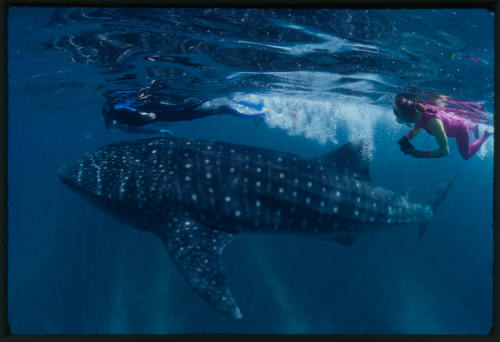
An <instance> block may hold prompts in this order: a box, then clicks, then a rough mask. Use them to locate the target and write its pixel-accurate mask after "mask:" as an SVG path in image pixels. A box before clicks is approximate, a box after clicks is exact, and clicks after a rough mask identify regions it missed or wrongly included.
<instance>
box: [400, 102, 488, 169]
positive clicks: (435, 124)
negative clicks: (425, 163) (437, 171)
mask: <svg viewBox="0 0 500 342" xmlns="http://www.w3.org/2000/svg"><path fill="white" fill-rule="evenodd" d="M445 99H447V98H446V97H444V96H441V97H440V96H437V97H435V98H434V100H433V101H432V102H429V101H425V102H424V101H420V100H419V99H418V98H416V97H415V96H414V95H411V94H397V95H395V96H394V98H393V109H394V114H395V115H396V120H397V121H398V122H399V123H413V124H414V125H413V128H412V129H411V130H410V131H409V132H408V133H407V134H406V135H405V136H404V137H403V138H402V139H401V140H400V141H399V142H398V143H399V144H400V146H401V151H403V153H405V154H410V155H411V156H413V157H415V158H440V157H445V156H447V155H448V154H449V146H448V138H455V139H456V141H457V145H458V150H459V151H460V154H461V155H462V157H463V158H464V159H466V160H467V159H469V158H470V157H472V156H473V155H474V154H475V153H476V152H477V151H478V150H479V148H480V147H481V145H482V144H483V143H484V142H485V141H486V139H488V137H489V136H490V135H491V133H489V132H485V133H484V135H483V136H481V137H479V138H478V135H479V128H478V126H477V125H475V124H472V123H470V122H468V121H467V120H465V119H464V118H462V117H460V116H457V115H450V113H451V110H450V111H447V108H446V107H444V106H443V103H442V101H443V100H445ZM422 128H423V129H424V130H426V131H427V132H428V133H429V134H430V135H432V136H434V137H435V138H436V141H437V143H438V145H439V149H437V150H433V151H419V150H417V149H415V148H414V147H413V146H412V145H411V143H410V142H409V139H412V138H413V137H414V136H416V135H417V134H418V133H419V132H420V130H421V129H422ZM469 132H473V133H474V136H475V138H476V140H475V141H473V142H470V141H469Z"/></svg>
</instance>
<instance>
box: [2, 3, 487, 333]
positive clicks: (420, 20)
mask: <svg viewBox="0 0 500 342" xmlns="http://www.w3.org/2000/svg"><path fill="white" fill-rule="evenodd" d="M7 29H8V50H7V51H8V321H9V324H10V327H11V332H12V334H14V335H24V334H37V335H38V334H83V335H87V334H192V333H194V334H196V333H233V334H261V333H262V334H263V333H265V334H467V335H469V334H480V335H485V334H489V333H490V330H491V328H492V323H493V136H492V137H490V138H489V139H488V140H486V142H485V143H484V144H483V146H482V147H481V149H480V150H479V151H478V152H477V153H476V155H474V156H473V157H472V158H470V159H469V160H464V159H462V158H461V156H460V153H459V151H458V149H457V145H456V143H455V139H450V154H449V156H448V157H446V158H431V159H415V158H412V157H410V156H408V155H405V154H403V153H401V151H400V149H399V146H398V144H397V140H398V139H399V138H401V136H403V135H404V134H405V133H406V132H407V131H408V128H409V127H407V126H406V125H400V124H399V123H397V122H396V120H395V117H394V114H393V109H392V103H391V98H392V95H393V94H396V93H400V92H404V91H406V90H408V89H418V90H419V91H422V92H427V93H440V94H445V95H448V96H451V97H453V98H455V99H464V100H469V101H476V102H482V103H483V105H484V108H485V111H486V112H487V115H486V116H485V117H483V118H482V120H481V122H480V123H479V130H480V132H481V133H482V132H484V131H485V130H487V131H490V132H493V101H494V97H493V86H494V73H493V71H494V53H493V51H494V49H493V47H494V45H493V43H494V39H493V38H494V14H493V13H492V12H490V11H488V10H485V9H412V10H407V9H391V10H383V9H377V10H364V9H356V10H351V9H338V10H337V9H210V8H202V9H197V8H189V9H182V8H175V9H170V8H161V9H148V8H90V7H85V8H75V7H73V8H70V7H59V8H55V7H52V8H51V7H10V8H9V11H8V26H7ZM141 89H148V91H149V92H150V93H148V94H149V95H151V96H153V97H155V98H156V99H159V100H161V101H162V103H166V104H178V103H184V102H186V101H187V102H189V101H195V102H196V101H198V102H200V103H203V106H205V107H206V108H214V107H217V106H219V105H220V104H221V103H222V104H228V105H229V106H233V107H234V108H236V109H237V110H238V109H240V110H243V109H241V108H239V107H238V103H242V102H238V101H246V102H243V103H247V102H252V103H259V104H260V105H261V108H262V111H263V116H262V117H260V118H259V119H256V118H255V119H254V118H248V117H236V116H234V115H224V114H220V115H213V116H209V117H205V118H200V119H196V120H192V121H175V122H171V123H169V124H166V123H154V124H152V125H151V127H157V128H168V130H169V131H171V132H172V134H173V136H174V137H181V138H196V139H205V140H216V141H221V142H227V143H233V144H238V145H246V146H252V147H257V148H263V149H269V150H274V151H279V152H276V153H281V152H287V153H294V154H297V155H299V156H302V157H318V156H321V155H325V154H326V153H328V152H330V151H332V150H334V149H336V148H338V147H340V146H342V145H344V144H346V143H348V142H352V141H358V140H359V139H364V141H365V144H366V146H367V147H368V149H367V150H368V151H369V159H370V160H369V172H370V175H371V177H370V178H371V180H370V183H372V184H374V185H376V186H380V187H383V188H385V189H389V190H391V191H394V192H395V193H397V194H402V195H404V196H406V197H407V198H408V199H409V200H411V201H412V202H416V203H423V204H427V203H429V202H430V201H431V200H432V198H433V196H434V194H435V193H436V192H437V191H438V189H439V187H440V186H441V185H442V184H443V183H444V182H445V181H446V179H447V178H448V177H449V176H450V175H452V174H454V173H456V174H457V178H456V181H455V182H454V184H453V186H452V187H451V188H450V190H449V192H448V194H447V196H446V197H445V198H444V200H443V201H442V203H441V205H440V206H439V208H438V209H437V210H436V212H435V213H434V219H433V220H432V222H431V224H430V226H429V229H428V230H427V231H426V233H425V235H424V237H423V239H422V240H421V241H420V242H418V241H417V236H418V230H417V228H415V229H414V228H407V229H399V230H398V229H390V230H388V231H382V232H373V233H366V234H360V235H359V236H355V241H354V243H353V244H352V245H349V244H344V243H338V242H336V241H331V240H328V239H317V238H313V237H312V236H310V235H301V234H297V235H285V234H240V235H238V237H237V238H236V239H235V240H234V241H233V242H232V243H230V244H229V245H228V246H227V247H226V249H225V251H224V253H223V255H222V259H221V262H222V269H223V271H224V274H225V277H226V279H227V282H228V285H229V287H230V289H231V293H232V295H233V297H234V299H235V300H236V301H237V303H238V305H239V308H240V309H241V313H242V316H243V317H242V319H234V318H231V317H228V316H225V315H224V314H222V313H221V312H219V311H217V310H216V309H215V308H214V307H213V306H211V305H209V304H208V303H207V302H205V301H204V300H203V298H202V297H201V296H199V295H198V294H197V293H196V291H195V290H194V289H193V287H192V286H191V285H190V284H189V282H188V281H186V279H185V278H184V277H183V275H182V273H181V272H180V270H179V268H177V266H176V264H175V263H174V261H173V260H172V259H171V258H170V256H169V254H168V253H167V251H166V249H165V246H164V245H163V244H162V242H161V240H160V239H159V238H158V237H156V236H155V235H153V234H150V233H148V232H145V231H140V230H137V229H134V228H132V227H131V226H129V225H126V224H124V223H122V222H120V221H118V220H116V219H115V218H113V217H111V216H109V215H107V214H106V213H105V212H103V211H101V210H99V209H98V208H96V207H95V206H93V205H92V204H91V203H90V202H87V201H85V200H84V199H83V198H82V197H80V196H77V194H75V192H73V191H71V190H70V189H69V188H68V187H66V186H65V184H63V183H62V182H61V180H60V179H59V171H60V168H61V166H62V165H63V164H65V163H66V162H67V161H69V160H72V159H74V158H76V157H78V156H81V155H82V154H84V153H91V152H94V151H95V150H96V149H97V148H99V147H101V146H103V145H106V144H110V143H115V142H122V141H128V140H133V139H137V138H152V137H158V135H154V134H149V135H148V134H133V133H130V132H124V131H120V130H110V129H108V128H107V127H106V124H105V122H104V120H103V116H102V112H103V106H104V104H105V103H106V101H109V100H110V99H112V98H114V97H115V96H116V94H122V93H123V92H125V91H138V90H141ZM235 101H236V104H235ZM228 114H229V113H228ZM413 143H414V145H415V146H416V147H417V148H419V149H422V150H424V149H427V150H429V149H435V148H436V142H435V140H434V138H433V137H432V136H430V135H428V134H426V133H425V132H423V133H421V134H420V135H419V136H417V137H416V138H415V139H414V140H413ZM200 186H203V185H200ZM256 219H257V218H256ZM332 224H334V222H332Z"/></svg>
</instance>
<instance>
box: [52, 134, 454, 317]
mask: <svg viewBox="0 0 500 342" xmlns="http://www.w3.org/2000/svg"><path fill="white" fill-rule="evenodd" d="M59 175H60V178H61V180H62V181H63V182H64V183H65V184H67V185H68V186H70V187H71V188H72V189H73V190H75V191H77V192H78V193H79V194H81V195H83V196H84V197H86V198H87V199H89V200H90V201H91V202H93V203H94V204H96V205H97V207H99V208H101V209H103V210H105V211H106V212H108V213H110V214H111V215H113V216H114V217H116V218H118V219H119V220H121V221H123V222H125V223H127V224H129V225H131V226H134V227H136V228H138V229H141V230H145V231H149V232H152V233H155V234H157V235H158V236H159V237H160V238H161V240H162V241H163V243H164V244H165V246H166V248H167V251H168V253H169V254H170V256H171V258H172V259H173V261H174V262H175V264H176V265H177V267H178V268H179V269H180V271H181V272H182V273H183V275H184V276H185V278H186V279H187V280H188V281H189V282H190V283H191V285H192V286H193V287H194V288H195V290H196V291H197V292H198V293H199V294H200V295H201V296H202V297H203V298H204V300H205V301H207V302H208V303H209V304H211V305H212V306H213V307H215V308H216V309H217V310H219V311H220V312H222V313H224V314H226V315H228V316H230V317H233V318H241V317H242V315H241V312H240V309H239V307H238V305H237V303H236V301H235V300H234V298H233V296H232V295H231V292H230V290H229V287H228V285H227V281H226V278H225V276H224V274H223V272H222V266H221V261H220V255H221V253H222V251H223V249H224V247H225V246H226V245H227V244H228V243H229V242H230V241H231V240H232V239H234V238H235V236H236V235H237V234H240V233H276V234H284V233H290V234H294V233H295V234H297V233H298V234H310V235H317V236H318V237H323V238H327V239H332V240H335V241H337V242H339V243H341V244H344V245H350V244H352V243H353V240H354V236H355V234H358V233H360V232H374V231H380V230H382V229H394V228H395V227H396V226H402V225H413V224H421V225H424V226H425V225H426V224H427V223H428V222H430V221H431V220H432V218H433V212H434V209H435V206H431V205H423V204H418V203H412V202H409V201H408V199H407V198H406V197H404V196H401V195H398V194H396V193H394V192H392V191H389V190H387V189H384V188H381V187H377V186H374V185H372V184H371V183H370V176H369V173H368V158H367V157H366V155H365V153H364V149H363V144H362V142H357V143H348V144H346V145H343V146H342V147H340V148H338V149H336V150H334V151H332V152H330V153H328V154H326V155H324V156H321V157H316V158H304V157H300V156H298V155H294V154H290V153H285V152H279V151H271V150H266V149H260V148H255V147H250V146H242V145H236V144H231V143H225V142H216V141H206V140H197V139H188V138H178V137H165V138H154V139H141V140H135V141H125V142H119V143H114V144H111V145H107V146H104V147H101V148H99V149H98V150H97V151H95V152H93V153H90V154H86V155H85V156H83V157H81V158H78V159H75V160H73V161H70V162H68V163H66V164H65V165H64V166H63V167H62V168H61V169H60V174H59ZM446 189H448V187H447V188H446ZM445 193H446V191H445ZM442 197H444V194H441V196H440V199H439V202H440V200H441V199H442Z"/></svg>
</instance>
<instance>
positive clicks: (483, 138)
mask: <svg viewBox="0 0 500 342" xmlns="http://www.w3.org/2000/svg"><path fill="white" fill-rule="evenodd" d="M490 135H491V133H490V132H484V134H483V135H482V136H481V137H480V138H478V139H476V140H475V141H474V142H472V143H471V144H470V145H469V152H470V155H471V156H473V155H474V154H475V153H476V152H477V150H479V148H480V147H481V146H482V145H483V143H484V142H485V141H486V139H488V137H489V136H490Z"/></svg>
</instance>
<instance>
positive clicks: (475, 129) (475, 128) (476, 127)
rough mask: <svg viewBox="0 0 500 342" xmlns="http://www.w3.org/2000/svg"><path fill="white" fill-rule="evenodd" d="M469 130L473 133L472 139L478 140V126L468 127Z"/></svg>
mask: <svg viewBox="0 0 500 342" xmlns="http://www.w3.org/2000/svg"><path fill="white" fill-rule="evenodd" d="M469 130H470V131H472V132H473V133H474V139H477V138H479V125H472V124H471V125H469Z"/></svg>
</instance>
